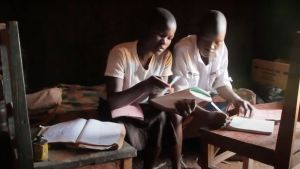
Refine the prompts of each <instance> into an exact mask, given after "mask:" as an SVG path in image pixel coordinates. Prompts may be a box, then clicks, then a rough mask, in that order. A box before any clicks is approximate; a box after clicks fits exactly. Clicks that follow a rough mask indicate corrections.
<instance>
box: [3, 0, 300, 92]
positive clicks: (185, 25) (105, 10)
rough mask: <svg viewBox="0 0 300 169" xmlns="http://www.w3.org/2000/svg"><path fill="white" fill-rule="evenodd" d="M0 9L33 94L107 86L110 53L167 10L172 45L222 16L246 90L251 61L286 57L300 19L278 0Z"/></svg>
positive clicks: (82, 0) (236, 73) (19, 4)
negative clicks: (66, 86)
mask: <svg viewBox="0 0 300 169" xmlns="http://www.w3.org/2000/svg"><path fill="white" fill-rule="evenodd" d="M1 3H2V4H3V5H2V4H1V6H0V20H11V19H16V20H18V21H19V22H20V23H19V26H20V33H21V42H22V48H23V57H24V67H25V73H26V83H27V87H28V91H34V90H38V89H41V88H44V87H48V86H53V85H56V84H59V83H73V84H82V85H94V84H100V83H103V82H104V78H103V73H104V69H105V65H106V59H107V55H108V52H109V50H110V49H111V48H112V47H113V46H114V45H116V44H118V43H120V42H124V41H129V40H134V39H136V37H137V35H138V34H139V32H140V31H142V30H143V24H140V23H141V21H140V18H141V17H140V16H142V15H143V13H145V11H147V9H149V8H152V7H156V6H161V7H165V8H167V9H169V10H170V11H171V12H172V13H174V15H175V17H176V18H177V22H178V30H177V33H176V38H175V39H174V41H173V42H176V41H178V39H180V38H181V37H183V36H185V35H187V34H189V33H193V32H194V31H195V30H196V29H197V27H196V23H197V20H198V18H199V16H200V15H201V13H202V12H203V11H204V10H208V9H218V10H221V11H222V12H223V13H224V14H225V15H226V17H227V19H228V32H227V36H226V44H227V47H228V50H229V59H230V63H229V64H230V69H229V71H230V74H231V75H232V77H233V79H234V85H235V87H249V84H250V80H249V74H250V65H251V60H252V58H253V57H260V58H267V59H271V58H276V57H278V56H288V54H287V52H288V51H289V47H290V46H289V45H290V41H291V39H292V37H291V36H290V35H291V32H293V31H294V29H295V25H296V22H295V20H296V19H299V15H300V14H298V13H299V12H296V11H297V8H298V9H299V8H300V6H299V5H298V6H297V5H296V3H297V1H296V0H294V1H293V2H288V1H285V2H284V3H283V2H281V1H279V0H275V1H274V0H273V1H269V2H268V1H265V2H261V1H239V0H226V1H216V0H210V1H200V0H185V1H182V0H143V1H142V0H131V1H123V0H88V1H86V0H51V1H50V0H45V1H21V0H4V1H3V2H1ZM298 23H299V22H298ZM281 24H282V25H281ZM298 26H299V25H298ZM274 27H275V28H274ZM287 32H288V33H287ZM173 44H174V43H173Z"/></svg>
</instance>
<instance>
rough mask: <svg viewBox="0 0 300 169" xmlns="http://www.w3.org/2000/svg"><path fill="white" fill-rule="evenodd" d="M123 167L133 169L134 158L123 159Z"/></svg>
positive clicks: (122, 168)
mask: <svg viewBox="0 0 300 169" xmlns="http://www.w3.org/2000/svg"><path fill="white" fill-rule="evenodd" d="M121 169H132V158H126V159H123V160H122V163H121Z"/></svg>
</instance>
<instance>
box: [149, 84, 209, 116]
mask: <svg viewBox="0 0 300 169" xmlns="http://www.w3.org/2000/svg"><path fill="white" fill-rule="evenodd" d="M184 99H194V100H195V101H196V104H197V103H199V102H201V101H207V102H211V101H212V98H211V96H210V94H209V93H208V92H207V91H205V90H203V89H201V88H198V87H192V88H189V89H185V90H181V91H177V92H174V93H172V94H168V95H165V96H161V97H156V98H153V99H151V100H150V103H151V104H153V105H154V106H155V107H157V108H159V109H162V110H166V111H174V110H175V103H176V102H177V101H179V100H184Z"/></svg>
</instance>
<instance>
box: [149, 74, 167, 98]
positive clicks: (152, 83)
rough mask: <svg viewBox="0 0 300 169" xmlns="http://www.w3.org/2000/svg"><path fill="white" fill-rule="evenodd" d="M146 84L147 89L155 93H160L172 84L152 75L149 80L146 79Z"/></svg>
mask: <svg viewBox="0 0 300 169" xmlns="http://www.w3.org/2000/svg"><path fill="white" fill-rule="evenodd" d="M143 85H146V90H147V91H148V92H149V93H151V94H154V95H158V94H160V93H161V92H162V91H163V90H164V89H165V88H169V87H170V85H169V84H168V83H166V82H164V81H163V80H162V79H161V78H160V77H157V76H151V77H149V78H148V79H147V80H145V81H144V84H143Z"/></svg>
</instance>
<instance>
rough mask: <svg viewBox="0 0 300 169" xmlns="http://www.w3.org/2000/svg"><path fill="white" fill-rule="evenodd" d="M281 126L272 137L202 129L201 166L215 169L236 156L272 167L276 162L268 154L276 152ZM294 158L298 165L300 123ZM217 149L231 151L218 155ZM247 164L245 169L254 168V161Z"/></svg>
mask: <svg viewBox="0 0 300 169" xmlns="http://www.w3.org/2000/svg"><path fill="white" fill-rule="evenodd" d="M279 125H280V124H277V125H275V127H274V131H273V133H272V134H271V135H261V134H252V133H245V132H238V131H229V130H222V129H219V130H208V129H203V128H202V129H200V133H201V140H202V142H203V143H202V150H201V158H200V165H201V167H202V168H204V169H206V168H207V166H210V167H214V166H215V165H216V164H218V163H219V162H222V161H224V160H226V159H227V158H229V157H231V156H233V155H234V154H239V155H244V156H246V157H248V158H247V159H249V158H250V159H252V158H254V159H255V160H257V161H261V162H263V163H266V164H270V165H272V163H273V161H274V157H273V156H269V155H266V154H272V153H273V152H275V148H276V141H277V137H278V129H279ZM294 143H295V144H294V149H293V152H294V157H293V159H292V163H293V164H297V163H299V161H300V153H299V151H300V123H299V122H298V123H297V127H296V134H295V142H294ZM217 147H221V148H222V149H225V150H229V151H226V152H224V153H222V154H219V155H217V154H216V152H215V150H216V149H217ZM261 150H263V151H261ZM257 152H269V153H265V154H264V153H261V154H259V153H257ZM246 162H247V163H246V164H244V165H243V168H252V164H253V161H252V160H250V161H249V160H246Z"/></svg>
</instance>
